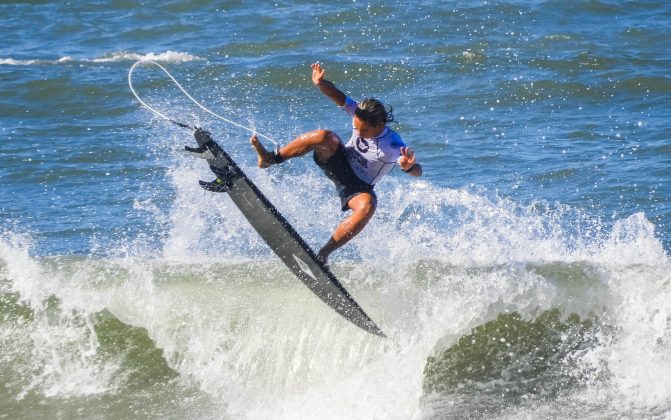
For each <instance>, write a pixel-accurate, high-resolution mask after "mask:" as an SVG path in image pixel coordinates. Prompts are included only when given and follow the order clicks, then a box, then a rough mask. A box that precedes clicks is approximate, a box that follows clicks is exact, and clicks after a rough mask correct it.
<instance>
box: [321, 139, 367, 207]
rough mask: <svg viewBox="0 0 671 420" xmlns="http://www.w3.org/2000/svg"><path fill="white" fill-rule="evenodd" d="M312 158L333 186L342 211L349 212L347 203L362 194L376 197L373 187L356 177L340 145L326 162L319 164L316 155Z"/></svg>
mask: <svg viewBox="0 0 671 420" xmlns="http://www.w3.org/2000/svg"><path fill="white" fill-rule="evenodd" d="M313 157H314V160H315V163H316V164H317V166H319V167H320V168H321V169H322V171H324V173H325V174H326V176H327V177H328V178H329V179H330V180H331V181H333V183H334V184H335V187H336V190H337V191H338V196H339V197H340V204H341V206H342V211H347V210H349V207H348V206H347V203H349V201H350V200H351V199H352V198H354V197H355V196H357V195H359V194H361V193H362V192H367V193H370V194H372V195H373V197H376V195H375V192H374V191H373V185H370V184H368V183H366V182H363V181H362V180H361V178H359V177H358V176H356V174H355V173H354V171H353V170H352V167H351V166H349V162H348V161H347V156H346V155H345V147H344V146H343V145H342V143H341V144H340V145H338V150H336V152H335V153H334V154H333V156H331V157H330V158H329V160H327V161H326V162H319V161H318V160H317V154H314V155H313Z"/></svg>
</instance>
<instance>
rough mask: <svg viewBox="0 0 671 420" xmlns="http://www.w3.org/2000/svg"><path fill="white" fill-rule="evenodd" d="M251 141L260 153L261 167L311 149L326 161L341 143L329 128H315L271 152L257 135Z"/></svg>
mask: <svg viewBox="0 0 671 420" xmlns="http://www.w3.org/2000/svg"><path fill="white" fill-rule="evenodd" d="M249 141H250V143H251V144H252V146H254V149H255V150H256V153H257V154H258V155H259V162H258V163H259V167H260V168H267V167H268V166H270V165H273V164H276V163H280V162H283V161H285V160H287V159H291V158H294V157H297V156H303V155H304V154H306V153H308V152H311V151H314V152H315V155H316V157H317V159H318V160H319V161H321V162H325V161H327V160H328V159H329V158H330V157H331V156H333V154H334V153H335V152H336V150H338V145H339V144H340V138H339V137H338V135H337V134H335V133H334V132H332V131H328V130H314V131H309V132H307V133H305V134H301V135H300V136H298V137H296V138H295V139H293V140H292V141H290V142H289V143H288V144H287V145H286V146H284V147H282V148H281V149H279V150H278V151H276V152H271V151H269V150H267V149H266V148H265V147H263V145H262V144H261V142H260V141H259V139H258V138H257V137H256V136H255V135H254V136H252V138H251V139H250V140H249Z"/></svg>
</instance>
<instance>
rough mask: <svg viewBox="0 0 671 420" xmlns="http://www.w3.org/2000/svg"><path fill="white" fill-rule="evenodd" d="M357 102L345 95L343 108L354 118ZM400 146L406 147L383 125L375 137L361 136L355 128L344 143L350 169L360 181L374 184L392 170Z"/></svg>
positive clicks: (399, 138)
mask: <svg viewBox="0 0 671 420" xmlns="http://www.w3.org/2000/svg"><path fill="white" fill-rule="evenodd" d="M357 104H358V103H357V102H356V101H355V100H353V99H352V98H350V97H349V96H347V97H346V98H345V105H344V106H342V108H343V110H344V111H345V112H346V113H347V115H349V116H350V117H352V118H354V111H355V110H356V107H357ZM401 147H406V146H405V143H403V139H402V138H401V136H400V135H398V133H396V132H395V131H394V130H392V129H391V128H389V127H385V128H384V130H383V131H382V133H380V135H379V136H377V137H366V138H364V137H361V135H359V132H358V131H357V130H356V128H353V129H352V137H350V139H349V141H348V142H347V143H346V144H345V154H346V155H347V161H348V162H349V164H350V166H351V167H352V170H353V171H354V173H355V174H356V176H358V177H359V178H360V179H361V180H362V181H364V182H366V183H368V184H370V185H375V184H376V183H377V182H378V181H379V180H380V179H382V177H383V176H385V175H386V174H387V173H388V172H389V171H391V170H392V168H393V167H394V165H396V164H397V163H398V159H399V158H400V157H401V151H400V148H401Z"/></svg>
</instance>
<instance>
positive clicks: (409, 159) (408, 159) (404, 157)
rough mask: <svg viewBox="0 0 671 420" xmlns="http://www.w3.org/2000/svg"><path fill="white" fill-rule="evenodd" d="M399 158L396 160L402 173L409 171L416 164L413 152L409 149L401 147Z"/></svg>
mask: <svg viewBox="0 0 671 420" xmlns="http://www.w3.org/2000/svg"><path fill="white" fill-rule="evenodd" d="M400 150H401V157H399V158H398V165H399V166H400V167H401V169H403V170H404V171H406V172H407V171H409V170H410V168H412V167H413V165H414V164H415V163H416V160H415V152H414V151H413V150H412V149H411V148H409V147H401V149H400Z"/></svg>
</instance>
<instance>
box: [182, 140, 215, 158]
mask: <svg viewBox="0 0 671 420" xmlns="http://www.w3.org/2000/svg"><path fill="white" fill-rule="evenodd" d="M184 150H186V151H187V152H189V153H190V154H191V155H192V156H195V157H197V158H199V159H207V160H209V159H214V154H213V153H212V151H211V150H210V148H209V147H208V146H207V145H206V144H204V145H202V146H199V147H189V146H184Z"/></svg>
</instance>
